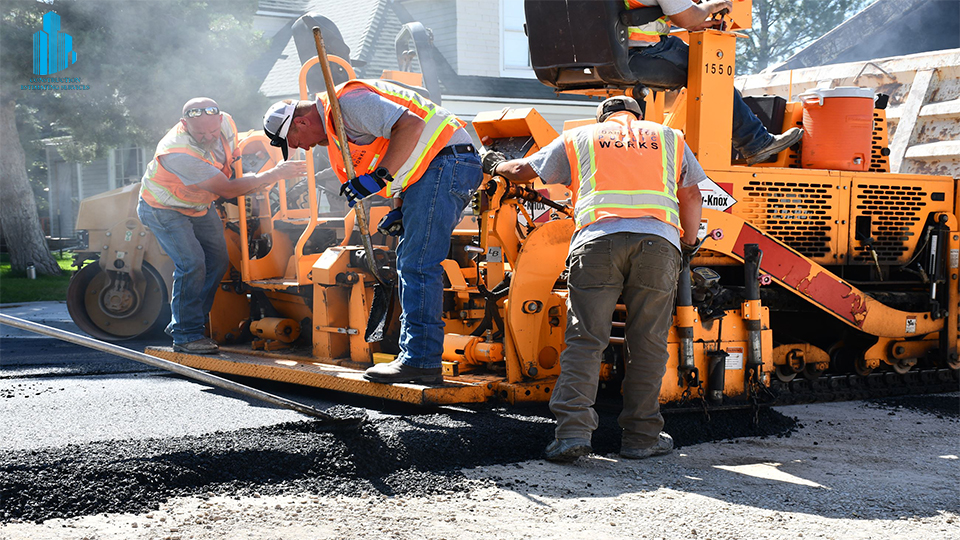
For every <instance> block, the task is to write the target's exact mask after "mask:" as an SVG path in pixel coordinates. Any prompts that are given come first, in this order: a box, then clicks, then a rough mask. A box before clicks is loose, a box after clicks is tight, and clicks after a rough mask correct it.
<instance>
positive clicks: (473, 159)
mask: <svg viewBox="0 0 960 540" xmlns="http://www.w3.org/2000/svg"><path fill="white" fill-rule="evenodd" d="M482 180H483V171H482V170H481V168H480V158H479V157H477V155H476V154H475V153H473V152H470V153H464V154H456V155H453V154H448V155H439V156H437V157H435V158H433V161H431V162H430V166H429V167H428V168H427V170H426V172H424V173H423V176H422V177H420V179H419V180H417V182H416V183H415V184H413V185H412V186H410V187H408V188H407V189H405V190H404V191H403V192H402V193H401V195H400V196H401V197H402V198H403V234H402V235H401V236H400V242H399V243H398V244H397V275H398V277H399V282H400V283H399V287H400V307H401V309H402V310H403V312H402V313H401V315H400V354H399V355H397V359H398V360H400V361H402V362H403V363H404V364H406V365H409V366H413V367H418V368H435V367H440V357H441V355H442V354H443V320H442V314H443V270H442V269H441V267H440V263H441V262H443V260H444V259H446V258H447V255H448V254H449V252H450V237H451V235H452V234H453V229H454V227H456V225H457V223H459V222H460V217H461V214H462V213H463V210H464V208H466V206H467V204H469V203H470V198H471V197H472V196H473V192H474V191H476V190H477V188H478V187H479V186H480V182H481V181H482Z"/></svg>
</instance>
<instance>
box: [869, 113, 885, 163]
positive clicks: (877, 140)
mask: <svg viewBox="0 0 960 540" xmlns="http://www.w3.org/2000/svg"><path fill="white" fill-rule="evenodd" d="M887 135H888V132H887V117H886V116H881V115H880V112H879V110H878V109H874V110H873V136H872V137H871V139H870V168H869V169H868V170H869V171H870V172H890V158H889V157H888V156H889V155H890V149H889V148H888V147H887Z"/></svg>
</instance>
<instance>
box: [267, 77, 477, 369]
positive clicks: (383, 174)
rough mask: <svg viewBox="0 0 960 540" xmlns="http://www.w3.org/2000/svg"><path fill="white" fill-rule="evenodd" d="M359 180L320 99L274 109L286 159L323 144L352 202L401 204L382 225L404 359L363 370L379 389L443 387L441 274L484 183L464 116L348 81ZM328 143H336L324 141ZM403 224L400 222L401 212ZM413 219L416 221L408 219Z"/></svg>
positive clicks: (271, 125)
mask: <svg viewBox="0 0 960 540" xmlns="http://www.w3.org/2000/svg"><path fill="white" fill-rule="evenodd" d="M337 98H338V100H339V102H340V110H341V112H342V114H343V122H344V125H345V127H346V132H347V138H348V139H349V144H350V153H351V156H352V158H353V162H354V163H353V166H354V170H355V171H356V173H357V174H358V176H356V177H355V178H347V175H346V172H345V170H344V167H343V157H342V155H341V152H340V150H339V146H340V144H342V143H343V142H344V141H339V140H337V134H336V130H335V129H334V123H333V115H332V112H331V108H330V107H329V105H328V102H327V101H328V98H327V96H326V93H323V94H320V95H319V99H317V100H315V101H292V100H285V101H280V102H277V103H274V104H273V105H272V106H271V107H270V109H268V110H267V113H266V114H265V115H264V117H263V129H264V131H265V132H266V133H267V135H268V136H270V138H271V140H272V143H273V144H274V145H275V146H279V147H280V148H281V149H282V151H283V153H284V155H286V153H287V148H288V147H291V148H305V149H306V148H311V147H313V146H315V145H318V144H319V145H321V146H327V151H328V154H329V156H330V163H331V164H332V166H333V169H334V171H335V172H336V173H337V175H338V176H339V178H340V181H341V182H343V184H342V186H341V189H340V193H341V195H345V196H346V197H347V199H348V201H349V203H350V206H353V205H354V204H355V202H356V201H358V200H362V199H364V198H366V197H370V196H372V195H374V194H380V195H381V196H383V197H396V198H399V199H401V200H402V202H403V205H402V211H401V209H400V208H397V209H394V210H393V211H391V212H390V213H389V214H387V216H386V217H384V219H383V220H382V221H381V222H380V225H379V228H380V229H383V230H390V229H393V230H396V229H398V228H399V227H397V222H398V221H399V222H401V223H402V232H400V234H399V236H400V241H399V243H398V244H397V275H398V278H399V288H400V307H401V309H402V314H401V316H400V354H398V355H397V357H396V359H395V360H394V361H392V362H389V363H380V364H376V365H375V366H373V367H371V368H370V369H367V370H366V372H365V373H364V378H365V379H367V380H370V381H375V382H380V383H402V382H414V383H424V384H432V383H439V382H442V381H443V375H442V368H441V355H442V354H443V320H442V319H441V317H442V310H443V270H442V268H441V266H440V263H441V262H443V260H444V259H446V258H447V255H448V253H449V251H450V238H451V235H452V234H453V229H454V227H455V226H456V225H457V223H458V222H459V221H460V217H461V214H462V213H463V210H464V208H465V207H466V206H467V204H468V203H469V202H470V199H471V198H472V197H473V193H474V191H476V189H477V188H478V187H479V186H480V182H481V181H482V180H483V173H482V172H481V169H480V158H479V156H478V155H477V151H476V149H475V148H474V145H473V140H472V139H471V138H470V135H469V134H468V133H467V131H466V129H464V128H465V126H466V124H464V123H463V122H462V121H461V120H459V119H458V118H457V117H456V116H454V115H453V114H452V113H451V112H450V111H448V110H446V109H444V108H442V107H440V106H438V105H436V104H434V103H432V102H430V101H429V100H427V99H425V98H423V97H422V96H420V95H419V94H417V93H416V92H414V91H412V90H408V89H406V88H404V87H401V86H398V85H396V84H393V83H389V82H386V81H382V80H352V81H347V82H346V83H344V84H343V85H341V86H340V87H338V89H337ZM331 141H332V142H333V143H334V144H330V143H331ZM404 215H406V216H408V218H409V219H403V216H404ZM413 217H415V219H412V218H413Z"/></svg>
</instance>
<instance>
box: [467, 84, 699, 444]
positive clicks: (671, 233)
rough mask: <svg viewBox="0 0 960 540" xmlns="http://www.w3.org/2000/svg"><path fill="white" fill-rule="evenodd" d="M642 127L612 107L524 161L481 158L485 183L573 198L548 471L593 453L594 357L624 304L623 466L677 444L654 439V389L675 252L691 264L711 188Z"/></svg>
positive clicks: (682, 147) (676, 147)
mask: <svg viewBox="0 0 960 540" xmlns="http://www.w3.org/2000/svg"><path fill="white" fill-rule="evenodd" d="M642 119H643V112H642V109H641V108H640V105H639V104H638V103H637V102H636V101H635V100H634V99H632V98H629V97H625V96H617V97H612V98H609V99H607V100H606V101H604V102H603V103H601V104H600V106H599V107H598V108H597V122H598V123H597V124H592V125H588V126H582V127H579V128H576V129H573V130H570V131H565V132H564V133H563V135H562V136H560V137H558V138H557V139H556V140H554V141H553V142H551V143H550V144H549V145H547V146H545V147H544V148H542V149H541V150H540V151H539V152H537V153H535V154H533V155H532V156H530V157H528V158H526V159H516V160H511V161H507V160H506V158H505V157H504V156H503V154H500V153H498V152H487V153H485V154H484V156H483V162H482V163H483V169H484V172H486V173H488V174H490V175H499V176H502V177H504V178H506V179H508V180H511V181H514V182H528V181H531V180H532V179H534V178H535V177H537V176H539V177H540V178H541V179H542V180H543V181H544V182H546V183H548V184H553V183H559V184H564V185H569V186H570V189H571V190H572V192H573V201H574V216H575V217H574V220H575V224H576V231H575V232H574V234H573V237H572V238H571V240H570V254H569V257H568V259H567V261H568V265H569V278H568V280H567V288H568V290H569V296H568V300H567V329H566V336H565V338H566V348H565V349H564V351H563V352H562V353H561V354H560V377H559V378H558V380H557V384H556V388H555V389H554V392H553V394H552V396H551V397H550V410H551V411H552V412H553V414H554V415H555V416H556V417H557V427H556V438H555V440H553V441H552V442H551V443H550V444H549V445H548V446H547V447H546V451H545V457H546V459H548V460H550V461H556V462H569V461H573V460H575V459H576V458H577V457H579V456H582V455H585V454H588V453H589V452H591V450H592V448H591V445H590V438H591V435H592V433H593V431H594V430H595V429H596V428H597V423H598V418H597V413H596V412H595V411H594V410H593V404H594V402H595V400H596V397H597V387H598V385H599V376H600V361H601V355H602V353H603V350H604V349H605V348H606V347H607V344H608V343H609V342H610V329H611V326H612V321H613V312H614V310H615V309H616V305H617V301H618V299H619V298H620V297H621V295H622V297H623V302H624V303H625V304H626V307H627V322H626V333H625V336H626V351H627V354H626V359H625V362H624V365H625V369H626V371H625V373H624V379H623V412H622V413H621V414H620V426H621V427H622V428H623V434H622V439H621V449H620V455H621V456H623V457H625V458H632V459H639V458H644V457H648V456H655V455H661V454H665V453H668V452H670V451H671V450H672V449H673V439H671V438H670V436H669V435H667V434H666V433H662V432H661V429H662V428H663V417H662V416H661V415H660V405H659V401H658V398H659V395H660V380H661V379H662V378H663V374H664V371H665V370H666V364H667V357H668V353H667V334H668V332H669V330H670V326H671V324H672V323H673V306H674V297H675V294H676V287H677V278H678V276H679V272H680V265H681V252H683V253H686V254H688V256H689V254H692V253H694V252H695V251H696V249H697V247H698V245H699V244H698V243H697V229H698V227H699V224H700V213H701V197H700V189H699V188H698V186H697V184H698V183H699V182H700V181H701V180H703V179H704V178H706V176H705V175H704V173H703V169H702V168H701V167H700V164H699V163H697V161H696V158H694V156H693V153H692V152H691V151H690V148H688V147H687V145H686V143H685V142H684V141H683V139H682V138H681V136H680V135H679V134H678V132H676V131H674V130H672V129H670V128H668V127H665V126H662V125H660V124H656V123H654V122H646V121H643V120H642Z"/></svg>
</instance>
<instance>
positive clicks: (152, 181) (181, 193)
mask: <svg viewBox="0 0 960 540" xmlns="http://www.w3.org/2000/svg"><path fill="white" fill-rule="evenodd" d="M220 114H221V115H223V116H222V119H221V121H220V142H222V143H223V152H224V158H225V162H224V163H220V162H219V161H216V160H215V159H214V158H213V152H209V153H206V152H204V150H203V148H201V147H200V146H199V145H198V144H197V141H195V140H194V139H193V137H191V136H190V134H189V133H188V132H187V129H186V128H185V127H183V123H182V122H177V125H176V126H174V127H172V128H170V131H168V132H167V134H166V135H164V136H163V138H162V139H160V143H159V144H157V151H156V152H155V153H154V154H153V159H152V160H151V161H150V164H149V165H147V172H145V173H144V174H143V178H142V179H141V181H140V198H141V199H143V201H144V202H146V203H147V204H149V205H150V206H152V207H154V208H168V209H170V210H176V211H177V212H180V213H181V214H184V215H187V216H202V215H203V214H205V213H206V212H207V208H208V207H209V206H210V203H212V202H213V201H215V200H217V198H218V197H219V195H217V194H216V193H213V192H210V191H207V190H205V189H203V188H200V187H198V186H196V185H192V186H187V185H184V184H183V182H182V181H181V180H180V177H178V176H177V175H176V174H174V173H172V172H170V171H168V170H166V169H165V168H163V165H161V164H160V159H159V158H160V157H161V156H165V155H168V154H187V155H189V156H193V157H195V158H197V159H199V160H201V161H205V162H207V163H209V164H210V165H213V166H214V167H216V168H217V169H220V171H221V172H222V173H223V174H224V175H225V176H226V177H227V178H229V177H230V175H231V174H232V173H233V165H232V162H233V153H234V151H235V150H236V149H237V144H238V143H237V126H236V124H234V123H233V118H231V117H230V115H229V114H227V113H225V112H221V113H220ZM207 156H209V157H207Z"/></svg>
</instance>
